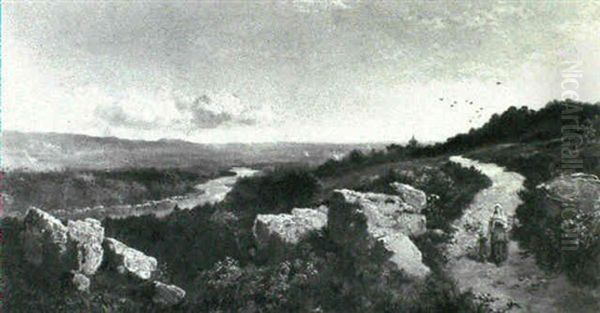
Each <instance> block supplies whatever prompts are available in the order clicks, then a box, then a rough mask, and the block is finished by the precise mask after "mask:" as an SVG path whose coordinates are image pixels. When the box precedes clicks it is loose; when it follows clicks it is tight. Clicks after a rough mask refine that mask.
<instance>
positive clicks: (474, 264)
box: [447, 156, 600, 313]
mask: <svg viewBox="0 0 600 313" xmlns="http://www.w3.org/2000/svg"><path fill="white" fill-rule="evenodd" d="M450 160H451V161H453V162H456V163H458V164H461V165H462V166H465V167H471V166H474V167H475V168H477V169H478V170H480V171H481V172H482V173H483V174H484V175H486V176H488V177H489V178H490V179H491V180H492V183H493V184H492V186H491V187H489V188H487V189H484V190H482V191H480V192H479V193H478V194H477V195H476V196H475V198H474V200H473V202H472V203H471V205H470V206H469V208H467V210H466V211H465V213H464V215H463V216H462V217H461V218H460V219H459V220H457V221H455V223H454V226H455V227H456V229H457V231H456V233H455V235H454V239H453V240H452V243H451V244H450V245H449V246H448V249H447V253H448V257H449V262H448V270H449V272H450V274H451V275H452V276H453V277H454V278H455V279H456V281H457V284H458V286H459V288H460V290H461V291H467V290H469V289H472V291H473V293H475V295H476V296H477V297H478V298H479V299H481V301H483V302H485V303H488V304H489V307H490V309H491V310H492V311H493V312H533V313H538V312H539V313H542V312H543V313H553V312H556V313H564V312H590V313H591V312H600V302H599V301H598V299H600V298H599V296H600V294H598V291H597V290H596V291H591V290H582V289H580V288H576V287H573V286H571V285H570V284H569V283H568V282H567V281H566V279H565V278H564V277H563V276H562V275H560V276H556V277H547V275H546V274H545V273H544V272H542V271H541V270H540V269H539V268H538V267H537V266H536V265H535V261H534V260H533V258H532V257H527V256H524V254H523V251H522V250H521V249H520V248H519V247H518V245H517V243H516V242H515V241H512V240H511V241H510V243H509V251H508V260H507V261H505V262H504V263H502V264H501V265H500V266H496V265H495V264H493V263H481V262H478V261H475V260H473V259H470V258H468V257H467V254H469V253H470V252H472V251H474V249H475V247H476V245H477V226H478V225H483V226H484V227H486V226H487V223H488V221H489V219H490V217H491V216H492V213H493V211H494V205H495V204H496V203H499V204H501V205H502V207H503V208H504V210H505V212H506V216H507V217H508V219H509V224H510V225H509V227H512V223H513V217H514V215H515V210H516V208H517V207H518V206H519V205H520V204H521V199H520V198H519V195H518V192H519V190H521V188H523V183H524V181H525V178H524V177H523V176H522V175H520V174H518V173H515V172H508V171H506V170H505V169H504V168H502V167H499V166H497V165H495V164H489V163H479V162H477V161H473V160H469V159H466V158H463V157H460V156H454V157H451V158H450ZM479 223H481V224H479ZM469 225H471V226H474V227H469ZM513 302H514V303H516V304H517V305H512V306H511V303H513Z"/></svg>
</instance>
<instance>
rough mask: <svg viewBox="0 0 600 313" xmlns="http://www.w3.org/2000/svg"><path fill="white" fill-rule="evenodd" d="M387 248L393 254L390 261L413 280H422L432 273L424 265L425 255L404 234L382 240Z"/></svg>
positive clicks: (385, 237)
mask: <svg viewBox="0 0 600 313" xmlns="http://www.w3.org/2000/svg"><path fill="white" fill-rule="evenodd" d="M381 241H382V242H383V245H384V246H385V248H386V249H387V250H388V251H390V252H392V256H391V257H390V261H391V262H392V263H393V264H395V265H396V266H397V267H398V268H399V269H401V270H402V271H403V272H404V273H406V274H407V275H408V276H409V277H411V278H417V279H421V278H424V277H426V276H427V275H428V274H429V273H430V272H431V271H430V269H429V267H427V266H426V265H425V264H423V255H422V254H421V251H420V250H419V248H417V246H416V245H415V244H414V243H413V242H412V241H411V240H410V238H408V236H406V235H403V234H396V235H390V236H384V237H382V238H381Z"/></svg>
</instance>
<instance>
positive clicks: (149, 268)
mask: <svg viewBox="0 0 600 313" xmlns="http://www.w3.org/2000/svg"><path fill="white" fill-rule="evenodd" d="M104 250H105V253H106V257H107V259H108V262H109V264H110V266H113V267H115V268H116V269H117V271H119V273H121V274H130V275H132V276H134V277H137V278H139V279H142V280H148V279H150V277H151V276H152V273H154V272H155V271H156V268H157V261H156V259H155V258H153V257H151V256H147V255H145V254H144V253H142V252H140V251H138V250H136V249H133V248H130V247H129V246H127V245H126V244H124V243H122V242H120V241H118V240H116V239H114V238H108V237H107V238H106V239H104Z"/></svg>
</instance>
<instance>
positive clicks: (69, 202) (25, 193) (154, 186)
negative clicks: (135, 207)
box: [3, 168, 213, 212]
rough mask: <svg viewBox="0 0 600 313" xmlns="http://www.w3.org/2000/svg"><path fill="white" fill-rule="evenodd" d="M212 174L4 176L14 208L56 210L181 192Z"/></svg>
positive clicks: (68, 172)
mask: <svg viewBox="0 0 600 313" xmlns="http://www.w3.org/2000/svg"><path fill="white" fill-rule="evenodd" d="M212 175H213V174H211V173H208V172H202V171H200V170H195V169H187V170H183V169H156V168H142V169H122V170H115V171H99V170H94V171H79V170H66V171H55V172H42V173H36V172H25V171H13V172H10V173H8V174H6V176H5V177H4V182H3V183H4V185H5V186H6V193H7V194H8V196H9V197H10V198H11V199H12V201H13V203H12V204H10V206H11V210H14V211H22V212H24V211H25V210H27V209H28V208H29V207H30V206H36V207H41V208H44V210H47V211H52V210H55V209H66V208H84V207H93V206H96V205H105V206H107V205H114V204H136V203H141V202H144V201H148V200H159V199H163V198H167V197H170V196H175V195H181V194H185V193H187V192H190V191H192V190H193V187H194V185H196V184H198V183H199V182H201V181H203V180H205V179H207V178H209V177H210V176H212Z"/></svg>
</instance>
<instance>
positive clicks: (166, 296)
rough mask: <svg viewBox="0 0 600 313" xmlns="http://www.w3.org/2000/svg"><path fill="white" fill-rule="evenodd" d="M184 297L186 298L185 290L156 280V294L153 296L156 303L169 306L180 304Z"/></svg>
mask: <svg viewBox="0 0 600 313" xmlns="http://www.w3.org/2000/svg"><path fill="white" fill-rule="evenodd" d="M183 298H185V290H183V289H181V288H179V287H177V286H175V285H167V284H164V283H161V282H159V281H155V282H154V296H153V297H152V301H153V302H154V303H156V304H158V305H161V306H165V307H169V306H174V305H177V304H179V303H180V302H181V301H182V300H183Z"/></svg>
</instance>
